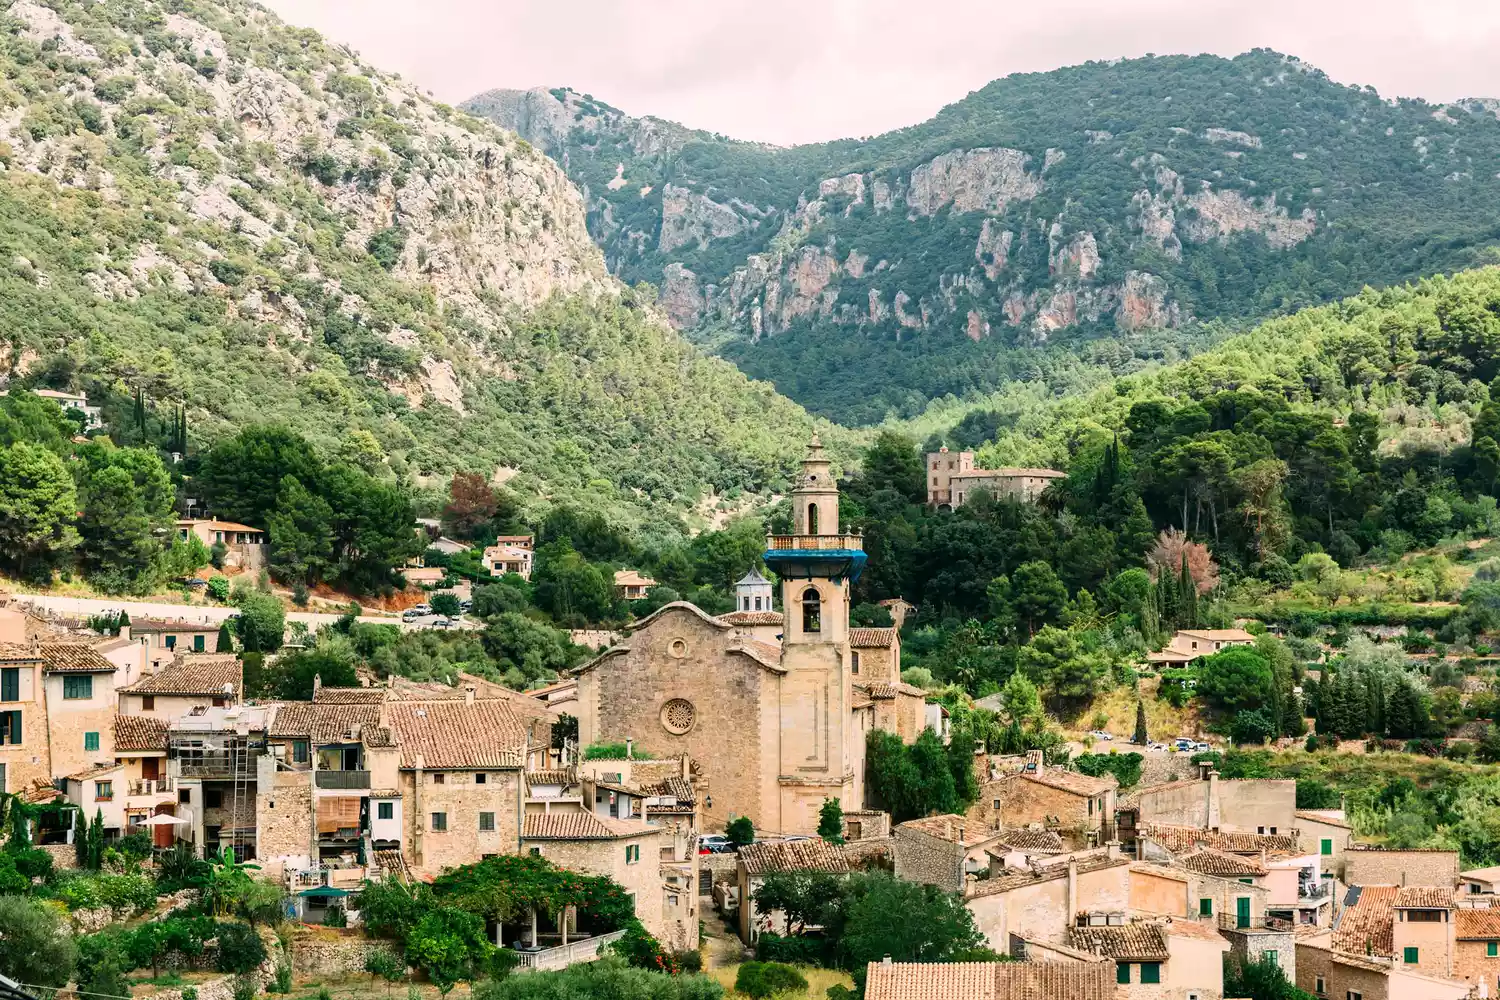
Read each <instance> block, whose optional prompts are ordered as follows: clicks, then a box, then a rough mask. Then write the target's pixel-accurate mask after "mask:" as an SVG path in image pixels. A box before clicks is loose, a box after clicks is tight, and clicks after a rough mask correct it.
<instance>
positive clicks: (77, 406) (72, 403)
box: [0, 389, 104, 433]
mask: <svg viewBox="0 0 1500 1000" xmlns="http://www.w3.org/2000/svg"><path fill="white" fill-rule="evenodd" d="M31 393H32V394H33V395H35V396H39V397H40V398H42V399H50V400H52V402H54V403H56V404H57V405H58V406H59V407H61V408H62V409H63V410H64V411H67V410H77V411H78V412H80V413H82V414H83V429H84V432H85V433H87V432H88V431H96V430H98V429H99V428H101V427H103V426H104V408H103V407H101V406H98V405H97V404H90V403H89V397H88V394H87V393H82V392H64V391H62V390H59V389H32V390H31ZM4 395H6V390H0V396H4Z"/></svg>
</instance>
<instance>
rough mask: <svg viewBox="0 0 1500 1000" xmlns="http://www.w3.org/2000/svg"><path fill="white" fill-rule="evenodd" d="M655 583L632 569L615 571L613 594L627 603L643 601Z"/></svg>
mask: <svg viewBox="0 0 1500 1000" xmlns="http://www.w3.org/2000/svg"><path fill="white" fill-rule="evenodd" d="M654 586H656V581H655V580H653V579H651V578H650V577H649V576H642V575H641V574H640V573H637V572H636V571H635V570H633V569H620V570H615V594H616V596H618V597H621V598H623V599H624V600H627V601H639V600H643V599H645V597H646V595H647V594H648V593H649V592H650V590H651V588H652V587H654Z"/></svg>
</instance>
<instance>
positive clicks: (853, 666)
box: [849, 649, 859, 674]
mask: <svg viewBox="0 0 1500 1000" xmlns="http://www.w3.org/2000/svg"><path fill="white" fill-rule="evenodd" d="M849 670H850V672H851V673H856V674H857V673H859V650H857V649H856V650H855V651H854V652H852V653H850V654H849Z"/></svg>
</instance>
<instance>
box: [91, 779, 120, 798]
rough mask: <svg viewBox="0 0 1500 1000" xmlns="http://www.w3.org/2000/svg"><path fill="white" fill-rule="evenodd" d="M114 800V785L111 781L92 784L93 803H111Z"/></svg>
mask: <svg viewBox="0 0 1500 1000" xmlns="http://www.w3.org/2000/svg"><path fill="white" fill-rule="evenodd" d="M114 800H115V783H114V782H113V781H96V782H94V801H95V802H113V801H114Z"/></svg>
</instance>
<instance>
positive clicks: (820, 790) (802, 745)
mask: <svg viewBox="0 0 1500 1000" xmlns="http://www.w3.org/2000/svg"><path fill="white" fill-rule="evenodd" d="M792 507H793V525H792V533H791V534H789V535H772V536H770V537H768V538H767V540H766V553H765V557H764V558H765V563H766V565H767V566H768V567H769V568H770V569H771V570H772V571H774V572H775V574H776V576H777V578H778V579H779V581H780V589H781V605H782V608H783V609H784V611H782V612H778V611H776V610H775V608H774V603H775V602H774V599H773V588H772V585H771V583H770V581H768V580H766V579H765V578H764V577H762V576H761V575H760V574H759V573H758V572H755V571H752V572H751V573H749V574H747V575H746V577H745V578H744V579H742V580H741V581H740V582H739V584H738V585H737V587H736V602H735V610H734V611H733V612H731V613H730V614H727V615H723V616H719V617H714V616H712V615H709V614H707V613H705V612H704V611H702V610H701V609H699V608H697V607H696V606H694V605H692V604H689V603H687V602H676V603H673V604H668V605H666V606H665V607H663V608H660V609H659V610H657V611H655V612H654V613H652V614H650V615H648V616H647V617H645V618H643V619H641V620H640V621H638V622H636V623H635V624H634V625H633V626H632V627H631V630H630V635H629V637H628V638H626V639H624V640H623V641H621V642H619V643H617V644H616V645H614V646H613V647H611V648H610V649H607V650H605V651H604V652H603V653H601V654H600V655H599V656H598V657H597V658H595V659H594V660H592V661H590V662H589V663H587V664H585V665H583V666H582V667H580V668H579V670H578V672H577V674H578V704H577V714H578V738H579V743H580V745H582V746H588V745H589V744H591V743H598V742H617V741H624V740H626V739H630V740H633V741H634V744H635V747H636V748H637V749H636V750H635V751H634V752H635V753H636V754H637V755H639V754H641V753H642V752H645V753H650V754H653V755H656V756H668V755H675V754H679V753H687V754H689V755H691V757H692V758H693V760H694V761H696V762H697V764H698V766H699V768H700V769H701V774H702V776H703V778H704V779H705V780H706V782H707V796H706V797H705V803H704V805H705V809H704V812H705V826H706V827H710V828H721V827H722V826H723V825H724V824H725V823H727V822H728V821H729V820H730V819H731V818H733V817H736V816H749V817H750V819H751V820H752V821H753V822H754V824H755V827H756V830H757V831H763V832H766V833H783V834H792V833H801V834H810V833H813V832H814V831H815V830H816V829H817V825H818V810H819V808H820V807H821V806H822V804H823V800H824V799H825V798H837V799H839V800H840V802H841V804H842V806H843V808H844V810H845V812H849V811H853V810H858V809H862V808H864V801H865V794H864V782H865V773H864V763H865V760H864V759H865V737H866V735H867V734H868V733H869V732H870V730H872V729H876V728H880V729H886V730H889V731H891V732H894V733H898V734H900V735H901V737H902V739H904V740H906V741H907V742H911V741H913V740H915V739H916V737H917V734H918V733H920V732H921V730H922V728H923V726H924V724H925V722H924V720H925V719H926V710H927V706H926V700H925V697H924V693H923V691H922V690H921V689H920V688H916V687H912V686H911V685H909V684H903V683H902V682H901V651H900V642H899V639H898V637H897V632H896V630H895V629H893V628H884V629H880V628H874V629H871V628H853V629H851V628H850V627H849V587H850V584H851V583H853V582H854V581H855V580H856V579H858V577H859V573H860V570H861V569H862V568H863V566H864V562H865V553H864V540H863V538H862V537H861V536H859V535H854V534H843V533H841V531H840V527H839V494H838V486H837V483H836V482H835V481H834V479H833V476H832V473H831V472H830V469H829V462H828V459H827V458H826V457H825V456H824V454H823V448H822V445H821V443H820V442H819V441H818V439H817V438H816V437H814V438H813V440H812V443H811V445H810V446H809V448H808V453H807V457H806V459H804V461H803V463H802V473H801V476H800V478H799V480H798V483H797V487H796V489H795V490H793V492H792ZM708 800H711V801H708Z"/></svg>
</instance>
